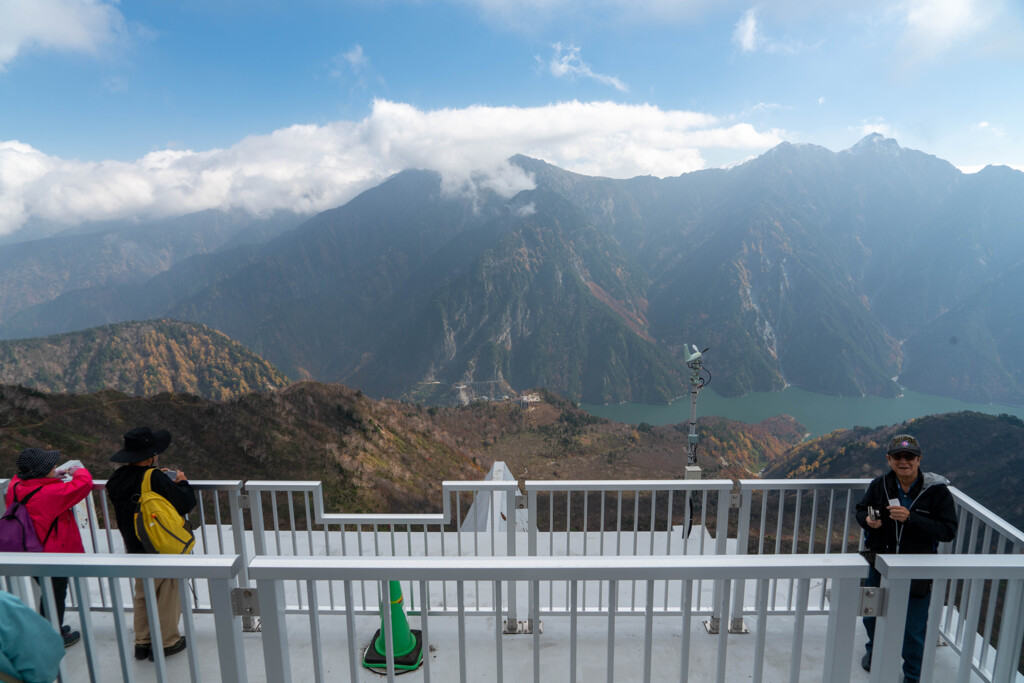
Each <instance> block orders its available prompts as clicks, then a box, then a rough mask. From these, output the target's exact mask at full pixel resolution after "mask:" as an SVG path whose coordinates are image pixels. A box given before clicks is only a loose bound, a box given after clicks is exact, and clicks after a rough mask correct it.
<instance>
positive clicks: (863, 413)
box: [580, 387, 1024, 438]
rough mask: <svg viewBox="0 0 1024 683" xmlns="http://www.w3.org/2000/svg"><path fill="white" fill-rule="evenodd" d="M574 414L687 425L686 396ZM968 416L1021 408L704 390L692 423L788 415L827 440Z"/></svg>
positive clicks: (915, 397) (929, 398)
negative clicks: (860, 430)
mask: <svg viewBox="0 0 1024 683" xmlns="http://www.w3.org/2000/svg"><path fill="white" fill-rule="evenodd" d="M580 408H581V409H582V410H584V411H586V412H587V413H589V414H591V415H595V416H597V417H603V418H607V419H610V420H615V421H616V422H626V423H629V424H640V423H641V422H646V423H647V424H650V425H654V426H659V425H667V424H676V423H679V422H688V421H689V419H690V396H689V394H687V395H685V396H682V397H680V398H678V399H676V400H675V401H673V402H672V403H671V404H669V405H662V406H652V405H645V404H642V403H620V404H617V405H607V406H602V405H594V404H587V403H582V404H580ZM964 410H972V411H975V412H979V413H986V414H989V415H1000V414H1002V413H1007V414H1009V415H1014V416H1016V417H1019V418H1021V419H1024V406H1004V405H998V404H993V403H967V402H965V401H960V400H957V399H954V398H946V397H944V396H933V395H930V394H919V393H916V392H913V391H908V390H904V392H903V395H902V396H900V397H899V398H880V397H876V396H866V397H859V398H852V397H840V396H827V395H825V394H816V393H813V392H810V391H806V390H804V389H797V388H795V387H787V388H785V389H783V390H782V391H772V392H753V393H750V394H746V395H745V396H739V397H735V398H726V397H723V396H719V395H718V394H716V393H715V392H714V390H713V389H711V388H710V387H709V388H707V389H702V390H701V392H700V394H698V397H697V422H698V424H699V423H700V418H701V417H710V416H717V417H725V418H729V419H731V420H738V421H740V422H747V423H749V424H756V423H758V422H761V421H762V420H766V419H768V418H770V417H775V416H776V415H792V416H793V417H794V418H796V420H797V421H798V422H800V424H802V425H803V426H804V427H806V428H807V431H808V432H809V434H810V437H811V438H814V437H817V436H822V435H823V434H828V433H829V432H831V431H833V430H836V429H850V428H852V427H856V426H861V427H880V426H884V425H892V424H897V423H900V422H904V421H906V420H912V419H914V418H918V417H924V416H925V415H934V414H936V413H956V412H961V411H964Z"/></svg>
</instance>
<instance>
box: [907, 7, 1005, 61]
mask: <svg viewBox="0 0 1024 683" xmlns="http://www.w3.org/2000/svg"><path fill="white" fill-rule="evenodd" d="M990 6H991V2H990V0H908V1H907V2H906V3H905V5H904V8H905V12H906V28H907V38H908V39H909V40H910V41H911V42H912V43H913V44H914V46H915V47H917V48H918V49H921V50H926V51H928V52H930V53H938V52H942V51H943V50H945V49H947V48H949V47H951V46H953V45H954V44H955V43H958V42H960V41H963V40H966V39H968V38H970V37H971V36H972V35H974V34H976V33H978V32H979V31H981V30H982V29H984V28H985V27H986V26H987V25H988V24H989V22H990V21H991V20H992V18H993V15H992V14H991V12H990V10H989V7H990Z"/></svg>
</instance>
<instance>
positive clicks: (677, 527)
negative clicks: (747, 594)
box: [524, 479, 733, 615]
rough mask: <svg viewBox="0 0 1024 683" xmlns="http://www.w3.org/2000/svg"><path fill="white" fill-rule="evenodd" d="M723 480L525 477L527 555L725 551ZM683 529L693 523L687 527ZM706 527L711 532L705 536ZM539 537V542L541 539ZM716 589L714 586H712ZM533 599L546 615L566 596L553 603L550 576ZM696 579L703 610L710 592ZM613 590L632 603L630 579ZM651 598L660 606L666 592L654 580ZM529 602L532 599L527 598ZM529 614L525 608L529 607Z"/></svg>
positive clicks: (726, 488) (599, 589) (600, 594)
mask: <svg viewBox="0 0 1024 683" xmlns="http://www.w3.org/2000/svg"><path fill="white" fill-rule="evenodd" d="M732 486H733V483H732V481H730V480H728V479H707V480H688V481H687V480H680V479H671V480H660V481H659V480H635V481H628V480H600V481H598V480H589V481H564V480H563V481H534V480H530V481H527V482H526V483H525V487H524V488H525V489H526V495H527V499H528V503H527V509H528V513H529V524H528V529H529V546H528V550H527V554H528V555H529V556H530V557H537V556H545V555H546V556H551V557H556V556H571V555H583V556H589V555H596V556H608V555H610V556H631V557H644V556H647V557H655V556H669V555H674V554H682V555H691V554H697V555H705V554H712V555H725V554H726V540H727V535H726V534H723V533H718V530H720V529H727V528H728V514H729V492H730V490H731V489H732ZM691 528H696V532H695V533H691ZM712 533H714V536H712V535H711V534H712ZM544 541H546V543H545V542H544ZM718 585H719V587H720V584H718ZM539 587H540V588H541V590H542V595H541V596H539V598H538V603H539V604H540V605H543V606H544V608H543V609H544V611H546V612H547V613H549V614H554V613H558V612H560V613H566V612H567V611H568V609H569V594H568V592H563V594H562V595H561V598H562V601H563V602H562V604H561V605H558V606H556V604H555V603H556V590H555V586H554V584H553V583H551V582H547V583H544V584H541V585H540V586H539ZM701 588H702V586H701V584H700V583H698V584H697V591H696V593H695V595H696V599H697V606H696V609H697V611H698V612H701V613H707V614H711V612H712V611H713V606H714V604H715V598H705V597H704V592H703V591H702V590H701ZM588 590H589V591H591V592H596V594H597V600H598V605H599V606H600V605H603V602H604V600H605V599H606V597H607V596H606V595H605V593H604V585H603V584H600V583H599V584H598V585H596V586H588V584H586V583H584V584H583V585H582V587H581V591H582V595H583V597H584V599H585V598H586V595H587V592H588ZM619 591H620V592H619V595H620V596H622V595H623V594H625V595H626V596H628V597H629V601H630V603H629V604H630V606H631V607H635V605H636V601H637V598H638V597H639V596H638V593H637V586H636V583H635V582H630V583H629V584H626V585H623V586H620V588H619ZM657 593H658V598H657V599H659V600H661V601H662V602H663V603H664V606H665V608H666V609H668V604H669V602H670V599H669V591H668V588H667V587H666V586H664V585H661V584H658V585H657ZM531 604H533V602H532V600H531ZM531 615H532V612H531Z"/></svg>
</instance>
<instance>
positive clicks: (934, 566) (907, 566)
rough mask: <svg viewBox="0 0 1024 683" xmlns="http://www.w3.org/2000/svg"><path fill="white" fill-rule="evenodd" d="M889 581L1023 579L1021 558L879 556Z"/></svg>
mask: <svg viewBox="0 0 1024 683" xmlns="http://www.w3.org/2000/svg"><path fill="white" fill-rule="evenodd" d="M875 568H876V569H878V573H879V574H881V575H882V576H884V577H887V578H889V579H982V580H988V579H1009V580H1022V579H1024V555H878V556H876V559H875Z"/></svg>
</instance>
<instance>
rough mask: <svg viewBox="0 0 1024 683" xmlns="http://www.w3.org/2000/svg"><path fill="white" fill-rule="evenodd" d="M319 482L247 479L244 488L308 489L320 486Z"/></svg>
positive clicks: (250, 489)
mask: <svg viewBox="0 0 1024 683" xmlns="http://www.w3.org/2000/svg"><path fill="white" fill-rule="evenodd" d="M321 484H322V482H319V481H298V480H291V479H287V480H285V479H281V480H270V479H267V480H260V481H247V482H245V488H246V490H247V491H310V490H313V489H317V488H320V486H321Z"/></svg>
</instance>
